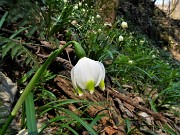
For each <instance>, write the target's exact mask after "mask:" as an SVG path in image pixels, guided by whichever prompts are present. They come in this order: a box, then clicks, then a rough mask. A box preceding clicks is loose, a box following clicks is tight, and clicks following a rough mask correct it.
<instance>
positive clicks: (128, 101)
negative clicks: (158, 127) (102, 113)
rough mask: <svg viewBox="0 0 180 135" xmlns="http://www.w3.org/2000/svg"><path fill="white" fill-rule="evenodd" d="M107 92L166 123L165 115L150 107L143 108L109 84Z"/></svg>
mask: <svg viewBox="0 0 180 135" xmlns="http://www.w3.org/2000/svg"><path fill="white" fill-rule="evenodd" d="M107 92H108V93H109V95H111V97H112V98H113V97H116V98H119V99H120V100H123V101H124V102H126V103H128V104H130V105H132V106H134V107H135V108H137V109H139V110H141V111H143V112H146V113H147V114H149V115H151V116H152V117H153V118H154V119H156V120H160V121H161V122H163V123H167V120H166V119H165V117H164V116H163V115H162V114H160V113H156V112H153V111H151V110H150V109H148V108H145V107H143V106H141V105H139V104H137V103H135V102H133V101H132V99H131V98H129V97H128V96H125V95H123V94H121V93H119V92H117V91H115V90H114V89H112V88H111V87H109V86H108V89H107Z"/></svg>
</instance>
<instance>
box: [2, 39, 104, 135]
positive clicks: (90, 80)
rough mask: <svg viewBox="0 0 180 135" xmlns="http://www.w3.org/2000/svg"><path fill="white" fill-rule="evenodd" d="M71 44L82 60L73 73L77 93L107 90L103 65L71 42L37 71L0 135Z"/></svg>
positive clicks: (78, 45)
mask: <svg viewBox="0 0 180 135" xmlns="http://www.w3.org/2000/svg"><path fill="white" fill-rule="evenodd" d="M70 44H72V45H74V49H75V53H76V55H77V57H78V58H79V59H80V60H79V61H78V63H77V64H76V65H75V67H74V68H73V69H72V71H71V78H72V83H73V86H74V89H75V92H76V93H78V94H79V95H80V96H81V95H82V90H84V89H87V90H89V91H90V93H91V94H92V93H93V92H94V89H95V87H96V86H99V87H100V88H101V89H102V90H104V89H105V84H104V78H105V69H104V66H103V64H102V63H100V62H98V61H94V60H91V59H89V58H86V57H85V56H86V55H85V51H84V49H83V48H82V47H81V45H80V44H79V43H78V42H76V41H70V42H68V43H67V44H65V45H64V46H63V47H62V48H59V49H57V50H55V51H54V52H53V53H52V54H51V55H50V57H48V59H47V60H46V61H45V62H44V64H43V65H42V66H41V67H40V68H39V69H38V70H37V71H36V73H35V74H34V76H33V77H32V79H31V80H30V82H29V83H28V85H27V86H26V88H25V90H24V92H23V93H22V95H21V96H20V98H19V99H18V101H17V103H16V104H15V106H14V108H13V110H12V111H11V113H10V115H9V117H8V119H7V120H6V122H5V124H4V125H3V127H2V129H1V130H0V135H4V134H5V133H6V131H7V129H8V127H9V126H10V124H11V122H12V120H13V119H14V117H15V116H16V114H17V112H18V111H19V109H20V107H21V106H22V104H23V103H24V101H25V99H26V98H27V96H28V94H29V93H30V92H31V90H32V89H33V88H34V87H35V85H36V84H37V82H38V81H39V79H40V78H41V77H42V75H43V73H44V72H45V71H46V69H47V68H48V67H49V65H50V64H51V62H52V61H53V60H54V59H55V58H56V57H57V56H58V55H60V54H61V53H62V52H63V50H64V49H65V48H66V47H67V46H68V45H70Z"/></svg>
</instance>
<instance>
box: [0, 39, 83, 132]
mask: <svg viewBox="0 0 180 135" xmlns="http://www.w3.org/2000/svg"><path fill="white" fill-rule="evenodd" d="M70 44H72V45H74V47H75V53H76V55H77V56H78V58H81V57H84V56H85V51H84V49H83V48H82V47H81V45H80V44H79V43H78V42H76V41H70V42H68V43H67V44H65V45H64V46H63V47H62V48H60V49H57V50H55V51H54V52H53V53H52V54H51V55H50V56H49V57H48V59H47V60H46V61H45V63H44V64H43V65H42V66H41V67H40V68H39V69H38V70H37V72H36V73H35V75H34V76H33V78H32V79H31V80H30V82H29V83H28V85H27V86H26V88H25V90H24V92H23V93H22V95H21V96H20V98H19V100H18V101H17V103H16V105H15V106H14V108H13V110H12V112H11V114H10V116H9V118H8V119H7V121H6V122H5V124H4V125H3V127H2V129H1V130H0V135H4V134H5V133H6V131H7V129H8V127H9V125H10V124H11V122H12V120H13V118H14V117H15V116H16V114H17V112H18V110H19V109H20V107H21V105H22V104H23V103H24V100H25V98H26V97H27V95H28V94H29V92H30V91H31V90H32V89H33V88H34V87H35V85H36V83H37V82H38V81H39V79H40V78H41V76H42V75H43V73H44V71H45V70H46V69H47V68H48V67H49V65H50V64H51V62H52V61H53V60H54V59H55V58H56V57H57V56H58V55H59V54H61V53H62V52H63V50H64V49H65V48H66V47H67V46H68V45H70Z"/></svg>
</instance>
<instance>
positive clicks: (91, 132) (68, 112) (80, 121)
mask: <svg viewBox="0 0 180 135" xmlns="http://www.w3.org/2000/svg"><path fill="white" fill-rule="evenodd" d="M59 109H60V110H61V111H63V112H65V113H66V114H69V116H71V117H72V118H73V119H75V120H77V121H78V122H79V123H81V124H82V125H83V126H84V127H85V128H86V129H87V130H88V131H89V133H90V134H91V135H97V133H96V132H95V131H94V129H93V128H92V127H91V126H90V125H89V124H87V123H86V122H85V121H84V120H82V119H81V118H80V117H79V116H77V115H76V114H74V113H73V112H71V111H69V110H67V109H64V108H59Z"/></svg>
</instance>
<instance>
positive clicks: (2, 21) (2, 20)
mask: <svg viewBox="0 0 180 135" xmlns="http://www.w3.org/2000/svg"><path fill="white" fill-rule="evenodd" d="M7 15H8V11H6V12H5V13H4V15H3V17H2V18H1V20H0V29H1V27H2V25H3V23H4V21H5V19H6V16H7Z"/></svg>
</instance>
